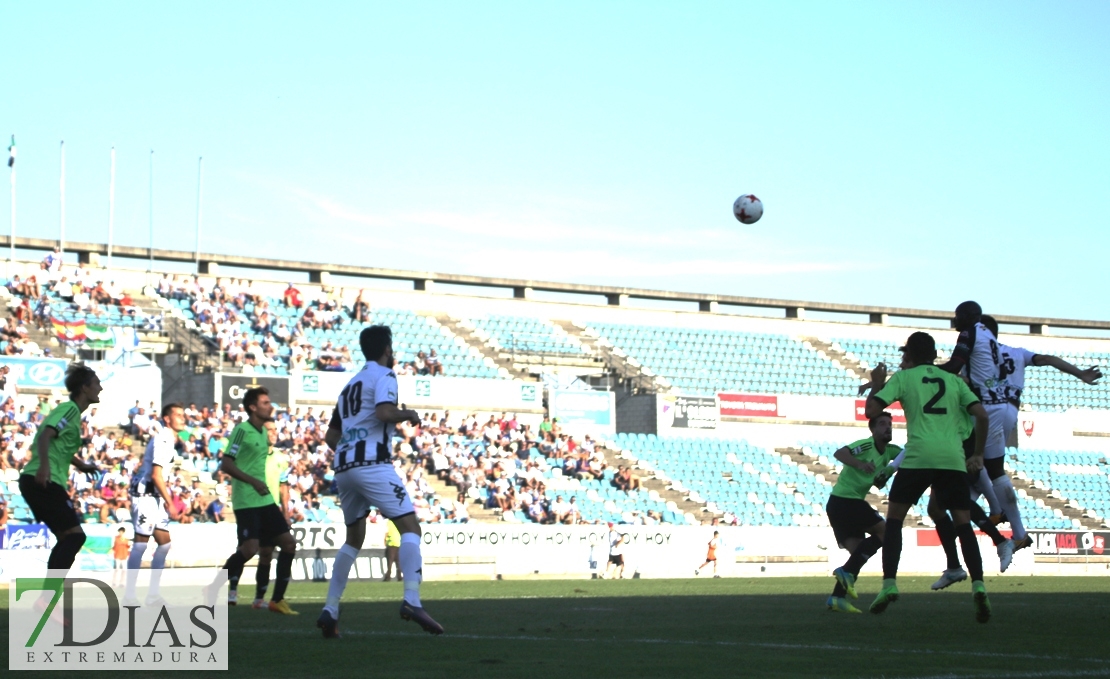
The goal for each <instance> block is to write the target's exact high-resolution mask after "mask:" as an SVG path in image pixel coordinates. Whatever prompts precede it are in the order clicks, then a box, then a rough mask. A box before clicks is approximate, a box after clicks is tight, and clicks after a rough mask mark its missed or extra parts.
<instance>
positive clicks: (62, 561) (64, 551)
mask: <svg viewBox="0 0 1110 679" xmlns="http://www.w3.org/2000/svg"><path fill="white" fill-rule="evenodd" d="M84 544H85V534H84V533H83V532H80V533H70V534H68V535H65V536H63V537H62V539H61V540H58V544H56V545H54V549H52V550H50V557H49V558H47V560H46V567H47V568H49V569H51V570H54V569H58V570H63V571H68V570H69V569H70V567H71V566H73V561H74V560H75V559H76V558H77V552H80V551H81V547H82V546H84Z"/></svg>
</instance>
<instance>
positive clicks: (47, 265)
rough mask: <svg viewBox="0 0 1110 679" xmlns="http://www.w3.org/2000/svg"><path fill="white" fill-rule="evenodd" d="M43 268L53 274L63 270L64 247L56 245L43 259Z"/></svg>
mask: <svg viewBox="0 0 1110 679" xmlns="http://www.w3.org/2000/svg"><path fill="white" fill-rule="evenodd" d="M42 269H43V270H44V271H48V272H50V273H52V274H54V273H58V272H59V271H61V270H62V249H61V248H60V247H58V246H56V245H55V246H54V250H53V251H51V252H50V254H48V255H46V257H45V258H43V260H42Z"/></svg>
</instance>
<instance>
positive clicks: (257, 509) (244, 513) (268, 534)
mask: <svg viewBox="0 0 1110 679" xmlns="http://www.w3.org/2000/svg"><path fill="white" fill-rule="evenodd" d="M243 409H244V410H246V411H247V420H246V421H245V422H240V423H239V424H238V425H236V426H235V429H233V430H232V432H231V437H230V438H229V443H228V447H227V450H226V451H224V456H223V460H222V461H221V462H220V471H222V472H224V473H225V474H227V475H228V476H230V477H231V479H232V481H231V505H232V509H233V510H234V511H235V523H236V531H237V533H238V535H239V548H238V549H236V550H235V552H234V553H233V554H232V555H231V556H230V557H228V559H227V562H226V563H225V564H224V568H225V569H227V577H228V582H229V585H230V589H229V591H228V601H227V602H228V604H229V605H235V604H236V603H238V593H237V590H238V585H239V578H241V577H242V575H243V566H245V565H246V563H247V561H249V560H250V559H251V558H252V557H253V556H254V555H255V554H257V553H258V549H259V546H260V542H261V541H267V542H272V543H273V544H274V545H276V546H278V547H279V548H280V549H281V553H280V554H279V555H278V559H277V581H276V582H275V583H274V596H273V598H272V599H270V606H269V608H270V610H271V611H273V612H274V613H281V614H283V615H299V613H297V612H296V611H294V610H293V609H291V608H290V607H289V604H288V603H287V602H286V601H285V590H286V588H288V587H289V581H290V580H291V579H292V576H293V559H294V558H295V556H296V550H297V541H296V540H294V539H293V535H292V533H290V532H289V523H288V522H287V521H286V520H285V517H284V516H283V515H282V513H281V509H280V508H279V507H278V505H277V498H275V497H274V495H273V494H272V493H271V492H270V489H269V487H268V486H267V485H266V460H267V459H268V458H269V454H270V439H269V437H268V436H267V434H266V426H265V425H266V423H267V422H269V421H270V420H271V419H273V413H274V405H273V403H272V402H271V401H270V393H269V391H267V390H266V388H265V387H256V388H254V389H248V390H247V392H246V393H245V394H243ZM221 584H222V583H221V582H220V579H219V577H217V579H216V581H215V582H213V583H212V584H211V585H209V586H208V588H207V591H206V596H207V598H208V600H209V601H214V600H215V593H216V592H217V591H218V590H219V586H220V585H221Z"/></svg>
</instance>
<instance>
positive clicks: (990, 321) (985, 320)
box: [979, 314, 998, 339]
mask: <svg viewBox="0 0 1110 679" xmlns="http://www.w3.org/2000/svg"><path fill="white" fill-rule="evenodd" d="M979 322H980V323H982V324H983V325H985V326H987V330H990V331H991V333H992V334H993V335H994V338H995V339H998V321H996V320H994V316H988V315H987V314H983V315H982V316H981V317H980V318H979Z"/></svg>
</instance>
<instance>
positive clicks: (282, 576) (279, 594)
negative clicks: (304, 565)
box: [270, 549, 297, 601]
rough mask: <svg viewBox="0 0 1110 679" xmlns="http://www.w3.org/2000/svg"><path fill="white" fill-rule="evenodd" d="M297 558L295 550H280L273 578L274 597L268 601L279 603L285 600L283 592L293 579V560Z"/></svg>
mask: <svg viewBox="0 0 1110 679" xmlns="http://www.w3.org/2000/svg"><path fill="white" fill-rule="evenodd" d="M296 556H297V552H296V551H295V550H292V549H290V550H289V551H286V550H284V549H283V550H281V551H280V552H279V553H278V558H277V573H275V575H276V576H277V577H275V578H274V596H273V597H272V598H271V599H270V601H281V600H282V599H284V598H285V590H286V588H287V587H289V581H290V580H292V579H293V559H294V558H295V557H296Z"/></svg>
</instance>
